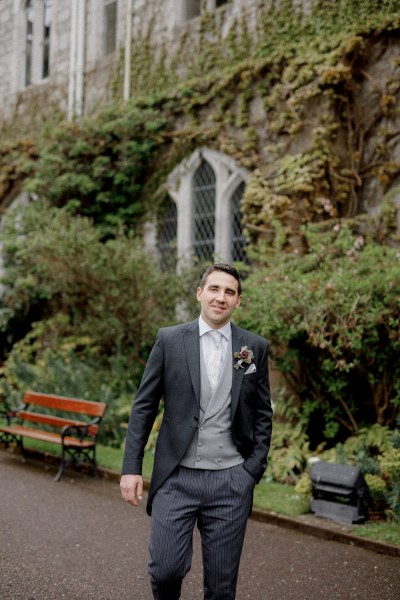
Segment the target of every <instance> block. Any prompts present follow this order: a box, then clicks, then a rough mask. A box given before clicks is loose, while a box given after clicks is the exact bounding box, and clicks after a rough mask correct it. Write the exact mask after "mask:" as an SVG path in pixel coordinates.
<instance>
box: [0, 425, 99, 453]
mask: <svg viewBox="0 0 400 600" xmlns="http://www.w3.org/2000/svg"><path fill="white" fill-rule="evenodd" d="M0 431H4V433H10V434H11V435H22V436H24V437H29V438H32V439H34V440H41V441H42V442H52V443H53V444H61V435H60V434H59V433H52V432H50V431H42V430H39V429H32V428H31V427H24V426H23V425H10V426H9V427H3V426H0ZM64 445H65V446H76V447H79V448H92V447H93V446H94V445H95V442H94V441H93V442H92V441H90V440H83V441H80V440H79V439H78V438H74V437H69V436H67V437H65V438H64Z"/></svg>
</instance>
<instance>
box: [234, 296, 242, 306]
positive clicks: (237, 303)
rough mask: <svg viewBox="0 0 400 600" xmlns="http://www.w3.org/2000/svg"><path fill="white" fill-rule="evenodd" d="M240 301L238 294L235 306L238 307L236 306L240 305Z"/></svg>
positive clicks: (240, 297)
mask: <svg viewBox="0 0 400 600" xmlns="http://www.w3.org/2000/svg"><path fill="white" fill-rule="evenodd" d="M241 301H242V296H238V299H237V302H236V305H235V308H238V306H240V303H241Z"/></svg>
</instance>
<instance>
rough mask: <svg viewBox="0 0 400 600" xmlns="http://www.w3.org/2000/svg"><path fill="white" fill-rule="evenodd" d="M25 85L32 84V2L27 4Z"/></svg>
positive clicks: (30, 0) (29, 1)
mask: <svg viewBox="0 0 400 600" xmlns="http://www.w3.org/2000/svg"><path fill="white" fill-rule="evenodd" d="M25 27H26V38H25V85H30V84H31V83H32V46H33V6H32V0H28V1H27V2H26V4H25Z"/></svg>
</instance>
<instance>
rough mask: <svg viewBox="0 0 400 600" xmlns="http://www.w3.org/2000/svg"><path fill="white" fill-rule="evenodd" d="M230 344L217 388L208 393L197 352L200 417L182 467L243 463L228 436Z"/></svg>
mask: <svg viewBox="0 0 400 600" xmlns="http://www.w3.org/2000/svg"><path fill="white" fill-rule="evenodd" d="M232 368H233V358H232V344H231V343H230V344H229V346H228V351H227V353H226V357H225V361H224V364H223V365H222V371H221V375H220V378H219V382H218V385H217V388H216V390H215V392H214V394H212V392H211V387H210V383H209V381H208V377H207V370H206V366H205V364H204V360H203V353H202V352H200V385H201V389H200V418H199V426H198V429H197V432H196V434H195V435H194V437H193V439H192V442H191V444H190V446H189V448H188V450H187V451H186V454H185V455H184V457H183V458H182V460H181V462H180V464H181V465H182V466H183V467H190V468H193V469H213V470H216V469H227V468H228V467H234V466H235V465H238V464H240V463H242V462H243V461H244V459H243V457H242V455H241V454H240V453H239V452H238V450H237V448H236V446H235V444H234V442H233V439H232V434H231V389H232Z"/></svg>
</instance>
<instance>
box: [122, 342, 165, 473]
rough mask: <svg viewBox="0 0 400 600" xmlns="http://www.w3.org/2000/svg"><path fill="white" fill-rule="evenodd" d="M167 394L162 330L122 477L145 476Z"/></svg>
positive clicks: (134, 413) (133, 417)
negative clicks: (145, 457) (146, 460)
mask: <svg viewBox="0 0 400 600" xmlns="http://www.w3.org/2000/svg"><path fill="white" fill-rule="evenodd" d="M163 395H164V351H163V341H162V330H160V331H159V332H158V334H157V338H156V342H155V344H154V346H153V349H152V351H151V353H150V356H149V359H148V361H147V364H146V368H145V371H144V374H143V378H142V381H141V383H140V386H139V389H138V391H137V394H136V397H135V400H134V403H133V407H132V410H131V414H130V417H129V424H128V431H127V434H126V440H125V451H124V459H123V463H122V470H121V472H122V475H126V474H132V475H141V474H142V463H143V455H144V449H145V446H146V444H147V440H148V438H149V435H150V432H151V429H152V427H153V424H154V421H155V419H156V417H157V412H158V407H159V404H160V400H161V398H162V397H163Z"/></svg>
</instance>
